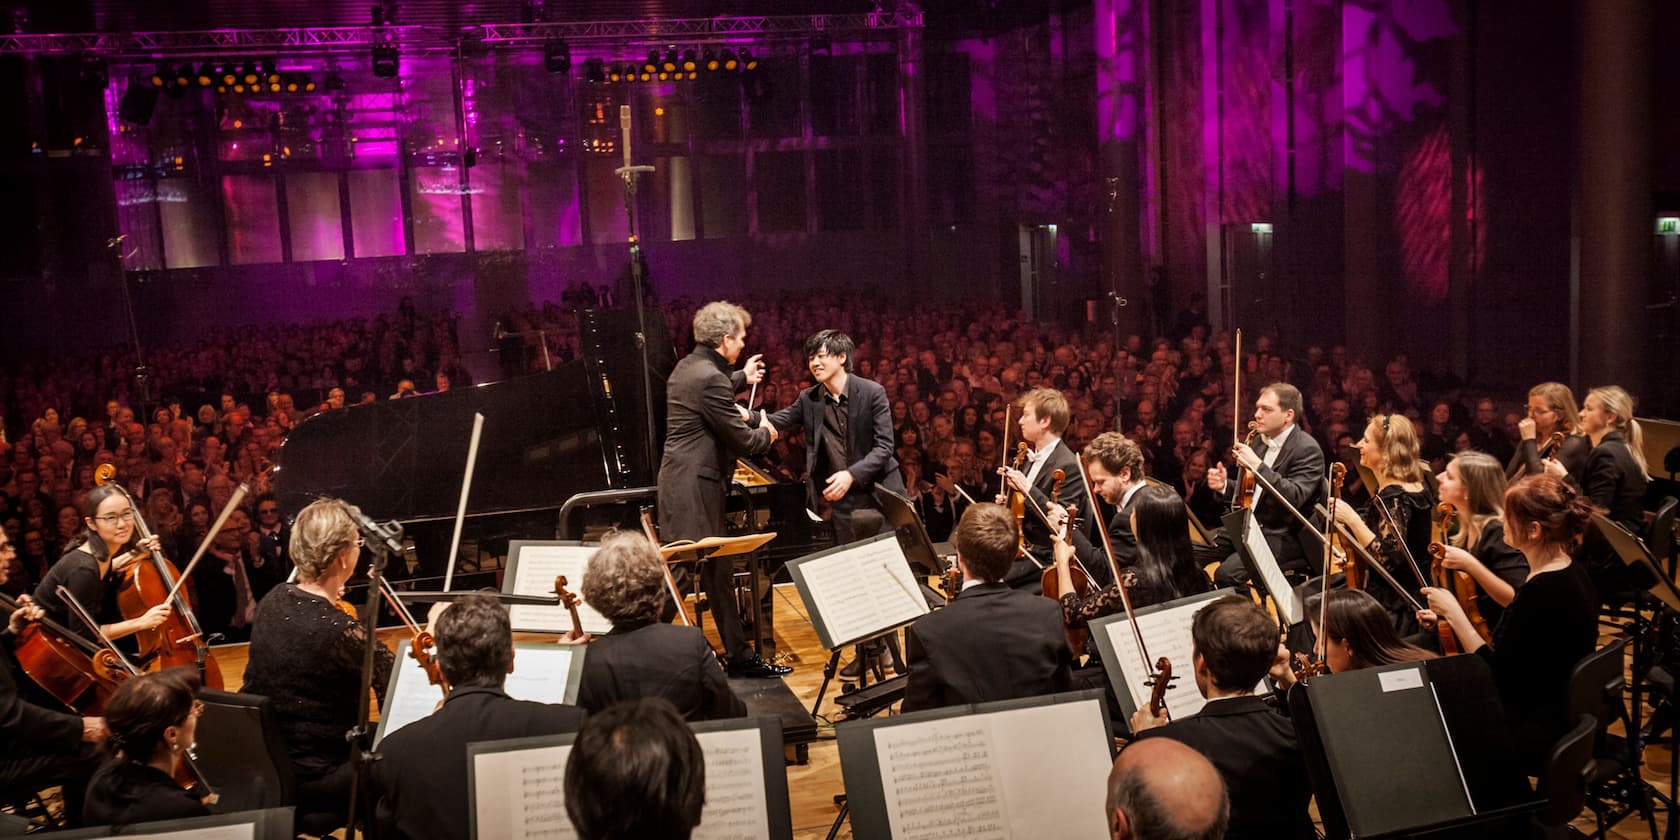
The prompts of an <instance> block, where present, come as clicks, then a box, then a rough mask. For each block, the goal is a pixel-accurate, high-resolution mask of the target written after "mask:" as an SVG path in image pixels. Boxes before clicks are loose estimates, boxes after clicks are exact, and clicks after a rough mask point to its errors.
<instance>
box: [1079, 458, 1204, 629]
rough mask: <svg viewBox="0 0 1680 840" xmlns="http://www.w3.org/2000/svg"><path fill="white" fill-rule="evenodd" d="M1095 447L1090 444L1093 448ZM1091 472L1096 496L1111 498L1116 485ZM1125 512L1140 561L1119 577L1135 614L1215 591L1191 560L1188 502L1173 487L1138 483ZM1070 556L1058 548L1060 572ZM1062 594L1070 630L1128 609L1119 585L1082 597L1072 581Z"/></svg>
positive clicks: (1127, 568)
mask: <svg viewBox="0 0 1680 840" xmlns="http://www.w3.org/2000/svg"><path fill="white" fill-rule="evenodd" d="M1111 434H1112V435H1115V436H1116V437H1119V434H1118V433H1116V432H1104V433H1103V435H1111ZM1099 439H1100V437H1099ZM1095 445H1096V444H1095V443H1093V444H1092V446H1093V447H1094V446H1095ZM1091 448H1092V447H1086V449H1085V451H1086V454H1087V457H1092V456H1091ZM1093 466H1095V464H1093ZM1092 472H1093V484H1094V485H1095V487H1096V492H1097V494H1098V495H1100V496H1102V497H1103V498H1104V499H1108V498H1109V497H1110V496H1109V494H1110V492H1112V491H1111V488H1113V487H1114V482H1112V481H1104V480H1102V479H1096V478H1095V472H1096V471H1095V470H1093V471H1092ZM1124 511H1125V514H1126V519H1127V526H1126V527H1127V531H1128V532H1130V533H1132V534H1135V535H1136V536H1137V541H1136V548H1137V554H1136V559H1135V560H1134V561H1133V562H1132V563H1131V565H1129V566H1124V567H1122V568H1121V569H1120V573H1121V574H1122V575H1123V576H1126V577H1127V579H1128V580H1127V583H1126V587H1127V594H1128V595H1129V596H1130V598H1131V601H1132V607H1133V609H1136V608H1139V607H1147V606H1151V605H1154V604H1162V603H1166V602H1167V601H1172V600H1176V599H1178V598H1184V597H1188V596H1190V595H1199V594H1201V593H1203V592H1207V591H1209V590H1211V589H1212V588H1213V584H1212V581H1210V580H1208V576H1207V573H1206V572H1204V571H1202V569H1201V568H1200V567H1199V566H1197V565H1196V560H1195V558H1194V556H1192V553H1191V545H1190V518H1189V514H1188V513H1187V512H1186V509H1185V507H1184V500H1183V499H1180V498H1179V497H1178V494H1177V493H1175V492H1173V489H1172V488H1171V487H1168V486H1166V485H1164V484H1149V483H1147V482H1142V481H1140V482H1138V487H1137V488H1136V492H1134V493H1133V494H1132V499H1131V502H1130V504H1128V505H1126V506H1125V508H1124ZM1117 518H1118V517H1117ZM1114 551H1115V553H1116V554H1119V553H1120V547H1119V546H1115V547H1114ZM1071 555H1072V552H1071V549H1069V548H1068V547H1067V546H1066V544H1065V543H1058V544H1057V546H1056V567H1057V569H1058V572H1060V571H1061V570H1065V569H1067V567H1068V563H1069V561H1070V559H1071ZM1061 592H1062V597H1061V602H1062V616H1063V618H1064V620H1065V621H1066V622H1067V625H1068V626H1069V627H1075V628H1077V627H1083V626H1085V624H1086V623H1087V622H1089V621H1091V620H1092V619H1096V618H1101V617H1103V616H1105V615H1113V614H1115V613H1118V612H1121V611H1123V609H1124V606H1123V603H1122V601H1121V598H1120V587H1119V586H1118V585H1110V586H1108V587H1107V588H1104V589H1102V590H1101V591H1098V592H1093V593H1091V594H1090V595H1088V596H1087V597H1084V598H1081V597H1079V596H1078V595H1077V594H1075V593H1074V592H1073V582H1072V580H1071V579H1069V580H1067V581H1063V582H1062V583H1061Z"/></svg>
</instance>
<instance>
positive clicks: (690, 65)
mask: <svg viewBox="0 0 1680 840" xmlns="http://www.w3.org/2000/svg"><path fill="white" fill-rule="evenodd" d="M699 66H700V60H699V59H698V58H697V57H696V56H695V53H694V49H693V48H692V47H690V48H689V49H686V50H683V56H682V69H683V72H684V73H693V72H694V68H696V67H699Z"/></svg>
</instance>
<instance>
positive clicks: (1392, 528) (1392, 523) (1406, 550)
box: [1371, 493, 1429, 586]
mask: <svg viewBox="0 0 1680 840" xmlns="http://www.w3.org/2000/svg"><path fill="white" fill-rule="evenodd" d="M1371 501H1372V502H1373V503H1375V504H1376V506H1377V510H1380V511H1382V515H1383V519H1384V520H1386V521H1387V522H1388V532H1389V533H1390V534H1393V535H1394V542H1395V543H1397V544H1398V545H1399V546H1400V553H1401V554H1404V555H1406V564H1407V565H1409V566H1411V567H1412V574H1413V575H1415V576H1417V580H1418V586H1428V585H1429V582H1428V581H1426V580H1424V579H1423V572H1421V571H1418V564H1417V560H1416V559H1415V558H1413V557H1412V548H1411V546H1408V545H1406V538H1405V535H1404V534H1401V533H1400V523H1399V522H1397V521H1396V520H1395V519H1394V514H1393V513H1392V512H1391V511H1389V509H1388V505H1386V504H1384V503H1383V500H1382V496H1381V495H1378V494H1375V493H1373V494H1372V495H1371Z"/></svg>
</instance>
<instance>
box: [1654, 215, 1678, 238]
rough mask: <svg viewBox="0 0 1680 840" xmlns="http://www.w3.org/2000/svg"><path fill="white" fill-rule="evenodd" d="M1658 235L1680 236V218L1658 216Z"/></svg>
mask: <svg viewBox="0 0 1680 840" xmlns="http://www.w3.org/2000/svg"><path fill="white" fill-rule="evenodd" d="M1657 233H1658V234H1659V235H1661V236H1680V216H1658V217H1657Z"/></svg>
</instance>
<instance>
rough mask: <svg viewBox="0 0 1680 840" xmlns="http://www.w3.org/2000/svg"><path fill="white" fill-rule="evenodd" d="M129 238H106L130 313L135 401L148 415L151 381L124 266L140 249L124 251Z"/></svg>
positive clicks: (129, 325)
mask: <svg viewBox="0 0 1680 840" xmlns="http://www.w3.org/2000/svg"><path fill="white" fill-rule="evenodd" d="M127 239H128V234H126V233H124V234H118V235H117V236H116V237H115V238H112V239H107V240H105V247H106V248H108V249H110V250H111V251H112V252H113V253H115V254H116V255H117V283H118V284H120V285H121V286H122V302H123V311H124V312H125V313H126V314H127V315H128V338H129V341H131V342H133V344H134V389H135V391H136V393H135V398H134V402H135V404H136V405H138V406H139V408H140V415H141V416H142V417H146V416H149V414H150V411H151V407H152V405H151V403H152V395H151V383H150V381H149V380H148V379H147V377H146V355H145V354H144V353H142V352H141V350H140V322H139V321H138V320H136V319H135V317H134V297H133V295H132V293H131V292H129V289H128V270H127V269H125V268H123V261H124V260H126V259H128V258H129V257H132V256H134V255H135V254H136V253H139V250H140V249H138V248H136V249H134V250H133V251H130V252H128V253H126V254H125V253H123V250H122V248H123V242H124V241H125V240H127Z"/></svg>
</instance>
